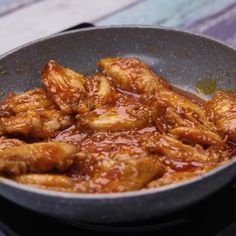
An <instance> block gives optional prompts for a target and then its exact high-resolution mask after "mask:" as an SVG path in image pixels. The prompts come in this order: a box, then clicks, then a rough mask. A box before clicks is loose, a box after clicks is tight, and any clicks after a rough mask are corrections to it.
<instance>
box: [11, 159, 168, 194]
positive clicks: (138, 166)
mask: <svg viewBox="0 0 236 236" xmlns="http://www.w3.org/2000/svg"><path fill="white" fill-rule="evenodd" d="M101 164H102V163H101ZM163 174H164V170H163V168H162V167H161V166H160V165H158V163H157V162H156V161H155V159H154V158H150V157H146V158H140V159H128V158H126V159H124V160H120V161H119V162H118V161H113V162H112V163H111V161H109V160H107V163H103V167H102V170H100V171H99V172H98V173H96V174H95V175H94V177H93V178H92V179H90V180H82V181H80V180H76V179H74V180H73V178H70V177H67V176H63V175H52V174H46V175H45V174H44V175H42V174H28V175H22V176H17V177H15V178H14V179H15V180H16V181H17V182H19V183H23V184H29V185H35V186H38V187H42V188H49V189H53V190H57V191H67V192H90V193H92V192H96V193H111V192H124V191H132V190H137V189H140V188H142V187H144V186H145V185H146V184H147V183H148V182H149V181H151V180H152V179H154V178H157V177H160V176H162V175H163Z"/></svg>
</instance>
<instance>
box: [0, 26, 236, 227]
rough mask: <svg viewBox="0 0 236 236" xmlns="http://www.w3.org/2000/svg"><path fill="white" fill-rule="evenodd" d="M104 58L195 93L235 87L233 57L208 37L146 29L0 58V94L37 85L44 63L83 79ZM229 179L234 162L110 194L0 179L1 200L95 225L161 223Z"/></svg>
mask: <svg viewBox="0 0 236 236" xmlns="http://www.w3.org/2000/svg"><path fill="white" fill-rule="evenodd" d="M106 56H135V57H138V58H140V59H142V60H144V61H145V62H146V63H148V64H149V65H150V66H151V67H152V69H153V70H154V71H156V72H157V73H159V74H161V75H162V76H164V77H165V78H167V79H168V80H169V81H170V82H171V83H172V84H175V85H176V86H180V87H183V88H185V89H187V90H190V91H194V90H195V84H196V82H197V81H199V80H202V79H213V80H217V85H218V87H219V88H230V89H232V88H236V80H235V78H236V66H235V65H236V51H235V50H234V49H232V48H230V47H228V46H226V45H224V44H222V43H220V42H217V41H215V40H213V39H210V38H206V37H203V36H199V35H196V34H191V33H187V32H181V31H178V30H174V29H167V28H157V27H148V26H115V27H100V28H89V29H82V30H77V31H71V32H66V33H62V34H58V35H53V36H50V37H48V38H44V39H41V40H38V41H34V42H32V43H29V44H27V45H25V46H23V47H20V48H17V49H15V50H13V51H11V52H9V53H7V54H5V55H3V56H1V57H0V88H1V90H2V91H1V92H2V94H1V96H2V97H4V96H5V95H6V94H7V93H8V92H10V91H16V92H20V91H25V90H28V89H31V88H33V87H36V86H40V82H39V76H40V71H41V70H42V68H43V66H44V64H45V63H46V62H47V61H48V60H49V59H55V60H58V61H59V62H60V63H62V64H63V65H65V66H68V67H70V68H73V69H75V70H78V71H80V72H82V73H85V74H87V73H90V74H91V73H93V72H95V70H96V62H97V60H98V59H99V58H101V57H106ZM235 176H236V158H232V159H231V160H230V161H229V162H228V163H226V164H225V165H222V166H220V167H218V168H216V169H214V170H212V171H209V172H208V173H205V174H203V175H202V176H199V177H196V178H193V179H191V180H188V181H185V182H181V183H178V184H174V185H168V186H164V187H160V188H154V189H148V190H142V191H133V192H126V193H112V194H80V193H78V194H77V193H63V192H55V191H48V190H42V189H38V188H35V187H31V186H26V185H21V184H18V183H15V182H13V181H11V180H9V179H5V178H0V194H1V195H2V196H3V197H5V198H7V199H9V200H11V201H13V202H15V203H17V204H19V205H21V206H23V207H26V208H29V209H32V210H34V211H36V212H40V213H43V214H47V215H50V216H53V217H56V218H60V219H64V220H69V221H75V222H85V223H94V224H104V223H105V224H111V223H128V222H132V221H138V220H145V219H150V218H153V217H162V216H165V215H166V214H169V213H172V212H174V211H177V210H178V209H181V208H184V207H187V206H189V205H190V204H193V203H195V202H197V201H199V200H201V199H203V198H205V197H207V196H208V195H210V194H212V193H214V192H215V191H217V190H218V189H220V188H221V187H223V186H224V185H226V184H227V183H229V182H230V181H231V180H233V179H234V177H235Z"/></svg>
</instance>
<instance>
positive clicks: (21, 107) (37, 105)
mask: <svg viewBox="0 0 236 236" xmlns="http://www.w3.org/2000/svg"><path fill="white" fill-rule="evenodd" d="M54 107H55V105H54V104H53V102H52V101H51V100H50V99H49V98H47V96H46V93H45V91H44V90H43V89H40V88H35V89H32V90H29V91H27V92H25V93H19V94H15V93H11V94H10V95H8V96H7V98H5V99H4V100H3V101H2V102H1V103H0V117H9V116H12V115H16V114H18V113H21V112H27V111H29V110H33V111H37V110H39V111H40V110H45V109H52V108H54Z"/></svg>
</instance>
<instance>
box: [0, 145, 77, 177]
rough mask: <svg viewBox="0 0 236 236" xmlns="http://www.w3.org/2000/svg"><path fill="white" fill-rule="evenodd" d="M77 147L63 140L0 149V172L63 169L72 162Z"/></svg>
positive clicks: (11, 173)
mask: <svg viewBox="0 0 236 236" xmlns="http://www.w3.org/2000/svg"><path fill="white" fill-rule="evenodd" d="M76 152H77V148H76V147H75V146H74V145H72V144H68V143H64V142H48V143H34V144H23V145H19V146H13V147H9V148H7V149H5V150H2V151H0V172H1V173H6V174H9V175H20V174H26V173H44V172H48V171H51V170H54V169H57V170H60V171H63V170H65V169H67V168H68V167H70V166H71V165H72V164H73V162H74V157H75V154H76Z"/></svg>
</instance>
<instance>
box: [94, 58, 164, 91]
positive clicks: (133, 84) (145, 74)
mask: <svg viewBox="0 0 236 236" xmlns="http://www.w3.org/2000/svg"><path fill="white" fill-rule="evenodd" d="M98 66H99V68H100V69H101V71H102V72H103V73H104V74H105V75H108V76H111V77H112V79H113V81H114V85H115V86H116V87H119V88H121V89H123V90H127V91H131V92H137V93H146V92H149V93H151V92H156V90H161V89H163V88H167V87H169V85H168V83H166V82H165V81H164V79H162V78H161V77H160V76H158V75H156V74H155V73H154V72H153V71H152V70H151V69H150V68H149V66H148V65H147V64H145V63H144V62H142V61H140V60H138V59H136V58H132V57H131V58H120V57H107V58H102V59H100V60H99V62H98Z"/></svg>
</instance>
